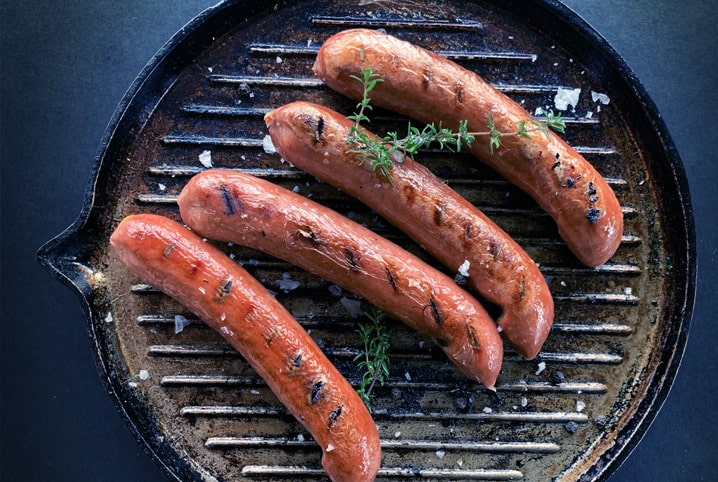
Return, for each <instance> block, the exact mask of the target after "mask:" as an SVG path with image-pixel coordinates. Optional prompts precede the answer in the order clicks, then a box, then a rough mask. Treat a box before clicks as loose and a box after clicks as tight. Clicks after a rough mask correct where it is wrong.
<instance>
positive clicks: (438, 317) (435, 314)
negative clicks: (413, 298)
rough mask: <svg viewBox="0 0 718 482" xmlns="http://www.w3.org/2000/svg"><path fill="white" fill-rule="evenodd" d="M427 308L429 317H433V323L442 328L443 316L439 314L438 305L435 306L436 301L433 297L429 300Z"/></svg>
mask: <svg viewBox="0 0 718 482" xmlns="http://www.w3.org/2000/svg"><path fill="white" fill-rule="evenodd" d="M429 307H430V308H431V315H432V316H433V317H434V321H435V322H436V324H437V325H439V326H443V325H444V321H445V320H444V314H443V313H442V312H441V309H440V308H439V305H437V304H436V301H435V300H434V298H433V297H430V298H429Z"/></svg>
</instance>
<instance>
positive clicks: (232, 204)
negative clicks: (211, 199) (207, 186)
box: [219, 185, 242, 216]
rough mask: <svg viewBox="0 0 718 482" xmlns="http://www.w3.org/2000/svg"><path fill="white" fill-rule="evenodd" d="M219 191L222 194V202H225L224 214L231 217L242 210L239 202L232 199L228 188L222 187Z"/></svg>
mask: <svg viewBox="0 0 718 482" xmlns="http://www.w3.org/2000/svg"><path fill="white" fill-rule="evenodd" d="M219 191H220V193H222V201H224V206H225V208H226V209H225V210H224V214H227V215H229V216H232V215H233V214H235V213H236V212H237V211H238V210H241V208H242V206H241V205H240V204H239V201H238V200H237V199H235V198H234V197H232V195H231V194H230V192H229V191H228V190H227V186H225V185H221V186H219Z"/></svg>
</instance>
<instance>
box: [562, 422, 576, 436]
mask: <svg viewBox="0 0 718 482" xmlns="http://www.w3.org/2000/svg"><path fill="white" fill-rule="evenodd" d="M564 428H565V429H566V431H567V432H568V433H576V432H577V431H578V424H577V423H576V422H574V421H570V422H568V423H567V424H566V425H564Z"/></svg>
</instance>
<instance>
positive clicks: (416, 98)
mask: <svg viewBox="0 0 718 482" xmlns="http://www.w3.org/2000/svg"><path fill="white" fill-rule="evenodd" d="M365 68H371V69H372V71H373V72H374V73H376V74H377V75H379V76H380V77H381V78H382V79H383V80H384V81H383V82H380V83H378V84H377V85H376V88H375V89H374V90H373V91H372V92H371V94H370V95H371V100H372V103H373V104H374V105H377V106H382V107H385V108H388V109H391V110H394V111H397V112H400V113H402V114H404V115H407V116H409V117H412V118H415V119H418V120H420V121H422V122H427V123H431V122H433V123H438V122H442V124H443V126H444V127H450V128H453V129H456V128H457V127H458V123H459V122H460V121H462V120H466V121H468V128H469V131H473V132H486V131H487V130H488V129H487V126H488V124H489V114H491V116H492V121H493V124H494V125H495V126H496V128H498V130H500V131H501V132H505V133H506V132H517V131H518V128H519V123H520V122H522V121H527V124H526V125H529V123H528V121H529V119H531V116H530V115H529V114H528V113H527V112H526V111H525V110H524V109H523V107H521V106H520V105H519V104H518V103H516V102H515V101H513V100H512V99H510V98H509V97H508V96H506V95H504V94H503V93H501V92H499V91H498V90H496V89H495V88H493V87H492V86H491V85H489V84H488V83H487V82H485V81H484V80H483V79H481V77H479V76H478V75H476V74H475V73H473V72H471V71H469V70H466V69H464V68H463V67H460V66H458V65H457V64H455V63H454V62H451V61H450V60H448V59H446V58H445V57H442V56H440V55H437V54H435V53H433V52H429V51H427V50H424V49H422V48H420V47H417V46H415V45H412V44H410V43H408V42H405V41H402V40H399V39H397V38H395V37H392V36H390V35H387V34H385V33H381V32H379V31H374V30H366V29H354V30H347V31H344V32H340V33H338V34H336V35H334V36H332V37H330V38H329V39H328V40H327V41H326V42H324V44H323V45H322V47H321V49H320V50H319V54H318V56H317V59H316V61H315V63H314V67H313V71H314V73H315V74H316V75H317V76H318V77H319V78H320V79H322V80H323V81H324V82H325V83H326V84H327V85H328V86H329V87H331V88H332V89H335V90H337V91H339V92H341V93H343V94H345V95H348V96H349V97H352V98H354V99H361V98H362V86H361V84H360V83H359V82H358V81H357V80H356V79H353V78H351V76H358V77H360V78H361V70H362V69H365ZM530 136H531V137H530V138H525V137H523V136H504V137H502V139H501V141H502V146H501V147H500V148H498V149H496V150H494V152H491V149H490V146H489V144H490V143H489V140H488V139H489V137H488V135H481V136H477V138H476V141H475V142H474V143H473V144H472V146H471V152H472V154H473V155H474V156H476V157H477V158H479V159H480V160H482V161H483V162H484V163H486V164H487V165H489V166H491V167H492V168H493V169H495V170H496V171H497V172H499V173H500V174H501V175H502V176H504V177H505V178H506V179H507V180H509V181H510V182H512V183H514V184H515V185H516V186H518V187H519V188H521V189H522V190H524V191H525V192H527V193H528V194H529V195H530V196H531V197H532V198H533V199H534V200H535V201H536V202H537V203H538V204H539V205H540V206H541V207H542V208H543V209H544V210H545V211H546V212H547V213H548V214H549V215H551V217H553V219H554V220H555V221H556V223H557V225H558V229H559V234H560V235H561V237H562V238H563V239H564V241H566V244H567V245H568V247H569V249H571V251H572V252H573V253H574V254H575V255H576V257H577V258H578V259H579V260H580V261H581V262H582V263H584V264H585V265H587V266H590V267H595V266H598V265H600V264H602V263H605V262H606V261H608V260H609V259H610V258H611V257H612V256H613V254H614V253H615V252H616V250H617V249H618V246H619V244H620V242H621V237H622V235H623V213H622V210H621V206H620V205H619V203H618V200H617V199H616V196H615V194H614V192H613V190H612V189H611V188H610V186H609V185H608V184H607V183H606V181H605V179H603V177H601V175H600V174H599V173H598V172H597V171H596V170H595V169H594V168H593V166H591V165H590V164H589V163H588V162H587V161H586V160H585V159H584V158H583V157H582V156H581V155H580V154H578V153H577V152H576V151H575V150H574V149H573V148H571V147H570V146H569V145H568V144H566V143H565V142H564V141H563V140H561V139H560V138H559V137H558V136H557V135H555V134H554V133H553V132H550V133H549V135H548V138H547V137H546V136H544V135H543V134H539V133H535V132H534V133H531V134H530Z"/></svg>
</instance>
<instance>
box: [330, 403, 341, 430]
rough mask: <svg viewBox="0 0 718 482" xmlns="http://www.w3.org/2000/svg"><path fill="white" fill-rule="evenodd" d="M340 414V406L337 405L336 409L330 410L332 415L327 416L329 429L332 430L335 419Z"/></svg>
mask: <svg viewBox="0 0 718 482" xmlns="http://www.w3.org/2000/svg"><path fill="white" fill-rule="evenodd" d="M341 414H342V406H341V405H339V406H338V407H337V408H335V409H334V410H332V413H330V414H329V428H332V427H333V426H334V425H336V423H337V419H338V418H339V417H340V416H341Z"/></svg>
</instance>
